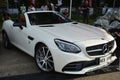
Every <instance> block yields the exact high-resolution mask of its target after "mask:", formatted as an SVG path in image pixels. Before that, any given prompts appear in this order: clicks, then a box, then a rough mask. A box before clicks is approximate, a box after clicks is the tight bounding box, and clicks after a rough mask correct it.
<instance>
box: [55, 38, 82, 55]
mask: <svg viewBox="0 0 120 80" xmlns="http://www.w3.org/2000/svg"><path fill="white" fill-rule="evenodd" d="M55 43H56V45H57V46H58V48H59V49H60V50H62V51H64V52H69V53H79V52H81V49H80V48H79V47H78V46H77V45H75V44H73V43H70V42H67V41H64V40H60V39H55Z"/></svg>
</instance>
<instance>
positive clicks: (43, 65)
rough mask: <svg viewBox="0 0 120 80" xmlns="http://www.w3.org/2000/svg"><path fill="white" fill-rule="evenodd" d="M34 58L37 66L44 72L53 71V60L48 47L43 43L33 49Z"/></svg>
mask: <svg viewBox="0 0 120 80" xmlns="http://www.w3.org/2000/svg"><path fill="white" fill-rule="evenodd" d="M35 60H36V63H37V66H38V67H39V68H40V69H41V70H42V71H44V72H51V71H54V62H53V58H52V55H51V52H50V50H49V48H48V47H47V46H45V45H39V46H38V47H37V48H36V51H35Z"/></svg>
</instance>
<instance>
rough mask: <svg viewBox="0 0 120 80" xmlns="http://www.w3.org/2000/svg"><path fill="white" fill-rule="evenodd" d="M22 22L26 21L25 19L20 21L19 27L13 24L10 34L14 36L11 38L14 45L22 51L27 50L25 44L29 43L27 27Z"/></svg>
mask: <svg viewBox="0 0 120 80" xmlns="http://www.w3.org/2000/svg"><path fill="white" fill-rule="evenodd" d="M22 22H26V21H25V20H24V21H20V24H21V27H20V26H13V32H12V36H14V38H13V41H14V45H15V46H17V47H18V48H20V49H22V50H24V51H27V47H28V46H27V45H28V44H29V41H28V31H29V28H28V27H27V26H26V23H25V24H24V23H22Z"/></svg>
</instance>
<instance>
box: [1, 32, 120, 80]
mask: <svg viewBox="0 0 120 80" xmlns="http://www.w3.org/2000/svg"><path fill="white" fill-rule="evenodd" d="M117 68H118V65H110V66H108V67H106V68H103V69H100V70H97V71H94V72H90V73H87V74H85V75H67V74H61V73H56V72H51V73H43V72H41V71H40V70H39V69H38V68H37V66H36V64H35V61H34V58H32V57H31V56H29V55H27V54H26V53H24V52H22V51H21V50H19V49H17V48H16V47H11V49H4V48H3V47H2V38H1V32H0V80H96V79H97V80H120V71H118V69H117Z"/></svg>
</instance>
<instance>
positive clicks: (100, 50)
mask: <svg viewBox="0 0 120 80" xmlns="http://www.w3.org/2000/svg"><path fill="white" fill-rule="evenodd" d="M113 46H114V40H113V41H110V42H108V43H105V44H100V45H95V46H90V47H87V48H86V51H87V53H88V55H90V56H97V55H104V54H105V53H107V52H109V51H110V50H111V49H112V48H113Z"/></svg>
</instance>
